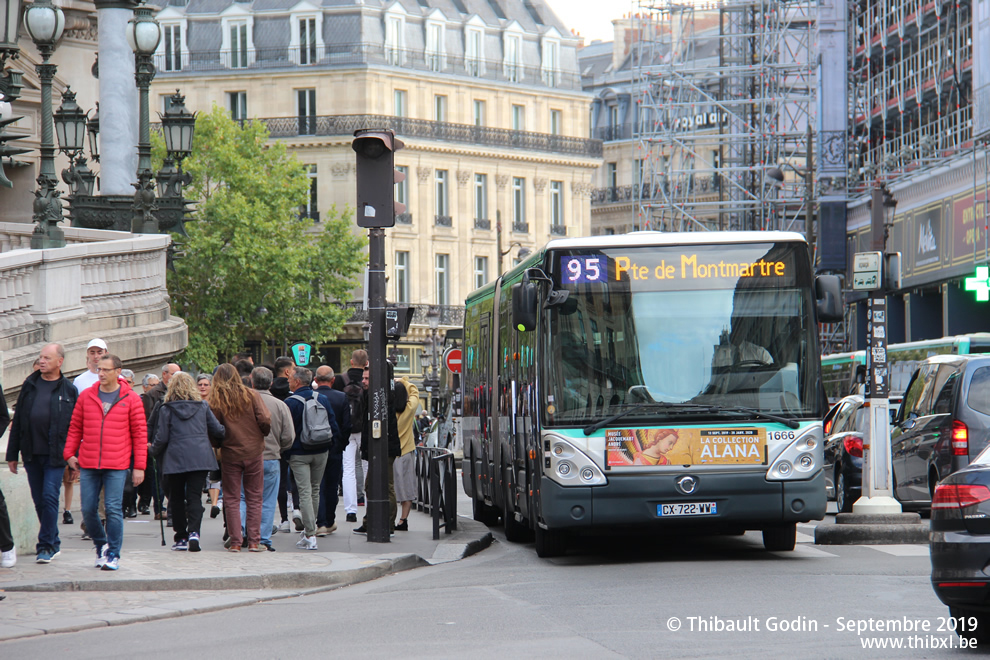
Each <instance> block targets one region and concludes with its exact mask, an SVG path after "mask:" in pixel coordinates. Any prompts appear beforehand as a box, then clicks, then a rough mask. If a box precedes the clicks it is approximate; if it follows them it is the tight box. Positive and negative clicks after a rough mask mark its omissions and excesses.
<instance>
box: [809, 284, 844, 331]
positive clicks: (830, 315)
mask: <svg viewBox="0 0 990 660" xmlns="http://www.w3.org/2000/svg"><path fill="white" fill-rule="evenodd" d="M815 298H816V299H817V306H818V322H819V323H837V322H839V321H841V320H842V319H843V314H842V287H841V285H840V284H839V277H838V275H819V276H818V277H816V278H815Z"/></svg>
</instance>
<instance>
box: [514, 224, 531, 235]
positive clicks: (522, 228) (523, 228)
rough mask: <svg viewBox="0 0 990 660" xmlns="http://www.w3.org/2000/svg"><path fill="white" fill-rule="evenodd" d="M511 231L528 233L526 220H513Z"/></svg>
mask: <svg viewBox="0 0 990 660" xmlns="http://www.w3.org/2000/svg"><path fill="white" fill-rule="evenodd" d="M512 231H514V232H516V233H517V234H528V233H529V223H528V222H513V223H512Z"/></svg>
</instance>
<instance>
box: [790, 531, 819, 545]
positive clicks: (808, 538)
mask: <svg viewBox="0 0 990 660" xmlns="http://www.w3.org/2000/svg"><path fill="white" fill-rule="evenodd" d="M794 538H795V540H796V542H797V543H814V542H815V537H814V536H813V535H809V534H802V533H801V532H798V533H797V534H795V535H794Z"/></svg>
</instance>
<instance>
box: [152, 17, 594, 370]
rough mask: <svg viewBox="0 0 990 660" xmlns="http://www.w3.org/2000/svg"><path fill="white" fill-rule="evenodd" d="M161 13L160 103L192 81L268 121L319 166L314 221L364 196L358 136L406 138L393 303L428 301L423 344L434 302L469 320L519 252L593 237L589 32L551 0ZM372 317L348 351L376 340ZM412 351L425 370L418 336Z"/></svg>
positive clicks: (449, 318)
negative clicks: (357, 168) (585, 64)
mask: <svg viewBox="0 0 990 660" xmlns="http://www.w3.org/2000/svg"><path fill="white" fill-rule="evenodd" d="M158 20H159V21H160V22H161V24H162V26H163V34H164V39H163V42H162V45H161V47H160V49H159V52H158V54H157V57H156V65H157V68H158V75H157V77H156V79H155V81H154V84H153V88H152V95H153V99H154V100H155V101H154V102H156V103H157V104H158V105H159V107H160V108H163V107H164V106H163V104H164V103H165V98H166V97H167V96H168V95H169V94H171V93H172V92H174V90H175V89H176V88H177V87H178V88H181V89H182V92H183V93H184V94H185V96H186V106H187V107H189V108H190V109H191V110H208V109H209V108H210V107H211V106H212V105H213V104H217V105H220V106H223V107H226V108H228V109H229V110H230V112H231V115H232V116H233V117H234V118H236V119H243V120H253V121H262V122H264V123H265V124H266V126H267V127H268V129H269V131H270V132H271V136H272V139H278V140H282V141H283V142H284V143H285V144H286V146H287V147H288V148H289V150H290V152H292V153H294V154H296V156H297V157H298V158H299V160H300V161H301V162H303V163H306V164H307V165H308V166H309V168H310V172H311V177H312V187H311V201H310V204H309V206H308V208H307V209H306V210H305V212H306V213H307V214H308V215H310V216H311V217H314V218H315V219H318V218H319V213H320V212H321V211H325V210H326V209H328V208H329V207H330V206H331V205H336V206H337V208H338V209H340V208H343V207H344V206H345V205H351V206H353V204H354V201H355V172H354V162H355V159H354V153H353V151H352V150H351V148H350V144H351V140H352V139H353V132H354V131H355V130H356V129H360V128H380V127H387V128H392V129H393V130H395V132H396V135H397V136H398V137H399V138H400V139H401V140H402V141H403V142H404V143H405V148H404V149H403V150H402V151H399V152H397V154H396V156H395V163H396V166H397V167H399V168H400V169H401V170H402V171H404V172H405V174H406V179H405V181H404V182H402V183H400V184H397V185H396V198H397V201H400V202H402V203H404V204H405V205H406V207H407V212H406V213H405V214H403V215H401V216H399V217H398V218H397V219H396V225H395V227H394V229H391V230H388V231H387V233H386V236H387V238H386V258H387V269H388V279H389V282H388V294H387V295H388V301H389V303H390V304H408V305H412V306H417V307H422V308H423V310H424V311H423V312H422V313H417V316H416V319H415V321H414V328H413V330H412V331H411V333H410V335H409V338H408V339H409V340H410V341H411V342H413V344H416V342H419V341H421V340H422V339H423V338H424V337H425V336H426V330H425V324H423V323H421V321H422V319H423V318H424V316H423V314H425V308H426V306H430V305H433V306H440V307H441V308H442V309H443V310H445V311H444V315H443V318H444V325H445V326H447V327H450V326H456V325H460V319H461V317H460V316H459V314H458V313H457V310H458V309H460V308H462V306H463V300H464V298H465V297H466V295H467V294H468V293H469V292H470V291H472V290H474V289H475V288H476V287H478V286H481V285H482V284H484V283H486V282H488V281H490V280H491V279H493V278H494V277H496V276H497V275H498V273H499V270H500V269H501V268H504V267H507V266H509V265H511V264H512V263H513V262H514V259H516V258H517V257H518V252H519V250H520V249H536V248H538V247H540V246H541V245H542V244H543V243H545V242H546V241H547V240H549V239H550V238H552V237H554V236H564V235H573V236H579V235H586V234H587V233H588V232H589V229H590V224H591V219H590V201H589V197H590V190H591V180H592V175H593V172H594V171H595V169H596V168H597V167H598V166H599V164H600V162H601V142H600V141H597V140H593V139H589V138H588V137H587V136H588V133H589V128H588V104H589V100H590V97H589V95H588V94H586V93H585V92H584V91H583V90H582V89H581V81H580V75H579V73H578V70H577V54H576V53H577V44H578V39H577V38H575V37H573V36H572V35H571V34H570V32H569V31H568V30H567V29H566V27H565V26H564V25H563V24H562V23H561V22H560V20H559V19H558V18H557V17H556V16H555V15H554V14H553V12H552V11H551V10H550V9H549V7H547V6H546V5H545V4H544V3H543V2H538V1H532V2H530V1H525V2H524V1H522V0H393V1H391V2H379V1H378V0H367V1H364V2H358V1H334V2H331V1H329V0H324V2H323V3H322V4H321V3H319V2H316V3H315V4H314V3H311V2H309V1H308V0H303V1H302V2H297V1H296V0H255V1H254V2H251V3H242V2H232V1H231V0H190V1H189V2H188V4H186V3H179V2H175V1H174V2H173V3H172V4H169V5H167V6H165V7H164V8H163V9H162V11H161V12H159V14H158ZM355 231H358V229H357V227H355ZM356 297H360V292H359V293H358V294H357V296H356ZM360 326H361V319H360V314H357V315H356V316H355V319H354V322H353V323H351V324H349V325H348V330H347V332H346V333H345V335H343V336H342V337H341V343H339V344H338V345H336V346H335V347H333V350H335V351H338V352H339V353H340V354H341V355H343V356H344V358H346V355H347V354H348V351H349V350H350V349H351V348H353V347H357V346H359V345H361V343H362V340H361V333H360ZM400 348H402V347H400ZM403 350H408V353H409V356H410V357H409V369H410V371H411V372H413V373H416V372H417V369H418V350H419V349H418V344H416V345H415V346H414V345H410V346H408V347H405V348H403ZM334 355H336V353H335V354H334ZM325 357H327V358H328V360H329V361H330V363H331V364H333V363H334V362H335V360H336V358H335V357H334V356H325ZM342 361H343V362H346V359H343V360H342ZM344 366H346V364H344Z"/></svg>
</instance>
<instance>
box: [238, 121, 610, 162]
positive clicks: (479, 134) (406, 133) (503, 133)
mask: <svg viewBox="0 0 990 660" xmlns="http://www.w3.org/2000/svg"><path fill="white" fill-rule="evenodd" d="M254 121H260V122H262V123H263V124H264V125H265V128H267V129H268V132H269V134H270V135H271V137H272V138H276V139H277V138H293V137H300V136H303V137H308V136H315V137H324V136H330V135H347V136H351V135H354V131H356V130H358V129H360V128H368V127H369V126H374V127H376V128H390V129H392V130H393V131H395V134H396V135H398V136H401V137H402V138H425V139H429V140H443V141H446V142H462V143H465V144H474V145H480V146H485V147H511V148H515V149H526V150H528V151H544V152H549V153H559V154H572V155H576V156H587V157H589V158H600V157H601V155H602V142H601V140H591V139H588V138H576V137H567V136H565V135H551V134H550V133H531V132H527V131H513V130H510V129H507V128H493V127H490V126H475V125H474V124H454V123H451V122H445V121H431V120H428V119H410V118H408V117H393V116H390V115H319V116H304V117H265V118H259V119H256V120H254Z"/></svg>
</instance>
